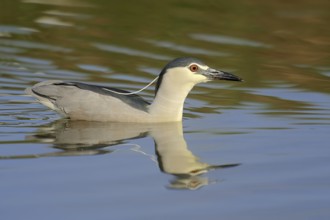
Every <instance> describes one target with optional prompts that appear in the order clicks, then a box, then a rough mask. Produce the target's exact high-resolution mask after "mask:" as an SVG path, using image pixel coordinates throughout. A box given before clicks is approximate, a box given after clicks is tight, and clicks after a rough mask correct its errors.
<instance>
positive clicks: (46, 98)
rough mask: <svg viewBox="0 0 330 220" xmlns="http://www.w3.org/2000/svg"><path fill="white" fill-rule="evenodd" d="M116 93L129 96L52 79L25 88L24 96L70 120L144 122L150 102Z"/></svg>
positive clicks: (94, 86)
mask: <svg viewBox="0 0 330 220" xmlns="http://www.w3.org/2000/svg"><path fill="white" fill-rule="evenodd" d="M112 91H114V92H112ZM115 92H117V93H115ZM118 92H120V93H128V92H127V91H124V90H119V89H115V88H110V87H103V86H98V85H90V84H85V83H79V82H63V81H52V80H51V81H45V82H41V83H38V84H36V85H34V86H33V87H32V88H28V89H26V93H28V94H29V95H32V96H34V97H36V98H37V99H38V100H39V101H40V102H41V103H42V104H44V105H45V106H47V107H49V108H51V109H53V110H55V111H57V112H59V113H60V114H62V115H64V116H66V117H69V118H71V119H76V120H91V121H139V120H146V117H148V106H149V103H148V102H147V101H145V100H144V99H143V98H141V97H140V96H138V95H122V94H118Z"/></svg>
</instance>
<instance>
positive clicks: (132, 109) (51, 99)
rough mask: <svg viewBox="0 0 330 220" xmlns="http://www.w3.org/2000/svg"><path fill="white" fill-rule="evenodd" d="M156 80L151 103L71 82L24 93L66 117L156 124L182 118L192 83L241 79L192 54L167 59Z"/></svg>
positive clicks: (131, 94) (52, 82) (39, 86)
mask: <svg viewBox="0 0 330 220" xmlns="http://www.w3.org/2000/svg"><path fill="white" fill-rule="evenodd" d="M156 79H157V83H156V85H155V96H154V100H153V101H152V103H149V102H148V101H146V100H145V99H143V98H142V97H141V96H139V95H137V94H136V93H134V92H128V91H125V90H122V89H118V88H112V87H107V86H100V85H92V84H88V83H83V82H74V81H60V80H48V81H43V82H40V83H37V84H35V85H34V86H32V87H29V88H27V89H26V90H25V92H26V93H27V94H28V95H31V96H33V97H35V98H36V99H37V100H38V101H39V102H40V103H41V104H43V105H45V106H47V107H49V108H50V109H52V110H54V111H56V112H58V113H59V114H60V115H62V116H63V117H65V118H69V119H70V120H84V121H98V122H134V123H159V122H177V121H182V115H183V107H184V102H185V99H186V97H187V95H188V93H189V92H190V91H191V89H192V88H193V87H194V86H195V85H196V84H198V83H204V82H208V81H212V80H230V81H243V80H242V79H241V78H240V77H238V76H236V75H234V74H232V73H228V72H224V71H221V70H217V69H213V68H210V67H209V66H207V65H206V64H204V63H203V62H202V61H201V60H199V59H197V58H193V57H180V58H176V59H174V60H172V61H170V62H169V63H168V64H167V65H165V67H164V68H163V69H162V71H161V72H160V74H159V76H158V77H157V78H156ZM156 79H155V80H156Z"/></svg>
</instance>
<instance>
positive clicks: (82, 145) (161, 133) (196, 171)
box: [0, 120, 238, 189]
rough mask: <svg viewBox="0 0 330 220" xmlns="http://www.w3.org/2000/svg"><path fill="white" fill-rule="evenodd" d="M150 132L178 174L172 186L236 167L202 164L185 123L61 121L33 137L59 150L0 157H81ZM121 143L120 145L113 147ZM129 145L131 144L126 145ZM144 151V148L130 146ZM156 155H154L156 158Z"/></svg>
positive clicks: (200, 181)
mask: <svg viewBox="0 0 330 220" xmlns="http://www.w3.org/2000/svg"><path fill="white" fill-rule="evenodd" d="M147 135H150V136H151V137H152V138H153V139H154V142H155V151H156V155H157V162H158V166H159V168H160V170H161V171H162V172H164V173H168V174H171V175H173V176H174V177H175V179H174V180H172V181H171V183H170V185H169V186H168V187H169V188H177V189H178V188H185V189H187V188H188V189H197V188H199V187H201V186H203V185H208V184H209V183H210V181H209V179H208V178H207V177H205V176H204V177H203V176H200V175H201V174H203V173H206V172H208V171H209V170H212V169H218V168H226V167H233V166H237V165H238V164H225V165H210V164H207V163H203V162H201V161H200V160H199V158H198V157H196V156H195V155H194V154H193V153H192V152H191V151H190V150H189V149H188V147H187V144H186V141H185V140H184V137H183V133H182V123H181V122H174V123H160V124H137V123H100V122H87V121H67V120H60V121H57V122H55V123H52V124H50V125H49V126H48V127H46V128H43V130H40V131H38V132H37V134H35V135H33V136H29V137H27V138H28V139H31V140H33V141H41V142H44V141H45V142H49V143H52V144H53V147H54V148H56V149H61V150H62V151H60V152H52V153H45V154H33V155H17V156H7V157H0V159H19V158H39V157H51V156H81V155H96V154H106V153H111V152H115V151H116V149H120V148H119V147H120V146H122V145H126V144H127V142H128V140H131V139H136V138H140V137H145V136H147ZM116 145H120V146H118V147H117V148H111V146H116ZM127 145H128V146H130V144H127ZM131 149H132V150H133V151H135V152H142V153H143V154H144V155H146V154H145V153H144V152H143V151H141V148H139V149H137V148H136V147H133V148H131ZM153 158H154V157H153Z"/></svg>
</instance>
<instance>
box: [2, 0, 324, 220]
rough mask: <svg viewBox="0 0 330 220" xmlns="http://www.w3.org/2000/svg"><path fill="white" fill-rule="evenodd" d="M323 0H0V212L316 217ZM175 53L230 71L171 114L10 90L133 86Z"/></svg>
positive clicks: (319, 211) (8, 215)
mask: <svg viewBox="0 0 330 220" xmlns="http://www.w3.org/2000/svg"><path fill="white" fill-rule="evenodd" d="M329 6H330V5H329V2H328V1H326V0H315V1H313V2H310V1H305V0H304V1H299V3H298V2H296V1H293V2H278V1H267V2H265V1H259V0H254V1H249V2H245V1H235V2H225V1H223V2H222V1H212V0H211V1H203V2H200V1H197V0H196V1H194V0H193V1H177V0H169V1H157V2H150V1H139V2H135V1H124V2H121V3H118V2H115V1H102V0H97V1H90V0H85V1H80V0H70V1H68V0H66V1H60V0H57V1H56V0H47V1H45V0H44V1H38V0H22V1H17V0H14V1H4V2H3V3H1V7H0V12H1V13H0V174H1V181H0V193H1V198H2V199H1V201H0V212H1V216H2V217H3V218H4V219H22V218H28V219H59V218H60V219H91V218H93V219H144V220H145V219H156V218H157V219H188V218H189V219H235V220H237V219H290V220H292V219H299V220H301V219H329V217H330V212H329V208H328V204H329V203H330V197H329V195H330V176H329V167H330V148H329V143H328V139H329V138H328V136H329V132H330V87H329V82H330V79H329V77H330V60H329V57H330V53H329V51H330V50H329V49H330V48H329V47H330V28H329V27H330V26H329V22H328V21H329V19H330V14H329V12H328V8H329ZM181 56H194V57H198V58H200V59H202V60H203V61H204V62H205V63H207V64H208V65H209V66H211V67H214V68H218V69H222V70H224V71H228V72H232V73H234V74H236V75H238V76H240V77H242V78H243V79H244V82H243V83H235V82H211V83H208V84H201V85H199V86H197V87H196V88H194V90H193V91H192V92H191V94H190V95H189V97H188V99H187V100H186V104H185V111H184V120H183V122H182V123H166V124H153V125H146V124H121V123H92V122H73V121H68V120H66V119H61V118H60V117H59V116H58V115H57V114H56V113H54V112H53V111H51V110H49V109H47V108H46V107H44V106H42V105H40V104H38V103H37V102H35V100H33V98H31V97H28V96H26V95H25V94H24V89H25V88H26V87H28V86H31V85H33V84H34V83H36V82H39V81H43V80H48V79H60V80H74V81H82V82H91V83H94V84H103V85H106V86H113V87H120V88H122V89H126V90H130V91H134V90H138V89H140V88H142V87H143V86H145V85H146V84H147V83H148V82H150V81H151V80H152V79H154V78H155V77H156V76H157V75H158V73H159V72H160V71H161V69H162V67H163V66H164V65H165V64H166V63H167V62H168V61H170V60H171V59H173V58H176V57H181ZM141 95H142V96H144V97H145V98H146V99H147V100H149V101H152V98H153V87H151V88H150V89H148V90H145V91H143V92H142V93H141Z"/></svg>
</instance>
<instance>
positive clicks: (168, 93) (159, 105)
mask: <svg viewBox="0 0 330 220" xmlns="http://www.w3.org/2000/svg"><path fill="white" fill-rule="evenodd" d="M193 86H194V84H193V83H186V84H180V83H179V82H172V83H166V82H163V83H162V85H161V86H160V88H159V90H158V92H157V94H156V96H155V99H154V101H153V103H152V104H151V105H150V107H149V113H150V114H151V116H152V117H155V118H157V119H158V120H160V121H164V122H165V121H181V120H182V113H183V105H184V101H185V99H186V97H187V95H188V93H189V92H190V90H191V89H192V88H193Z"/></svg>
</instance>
